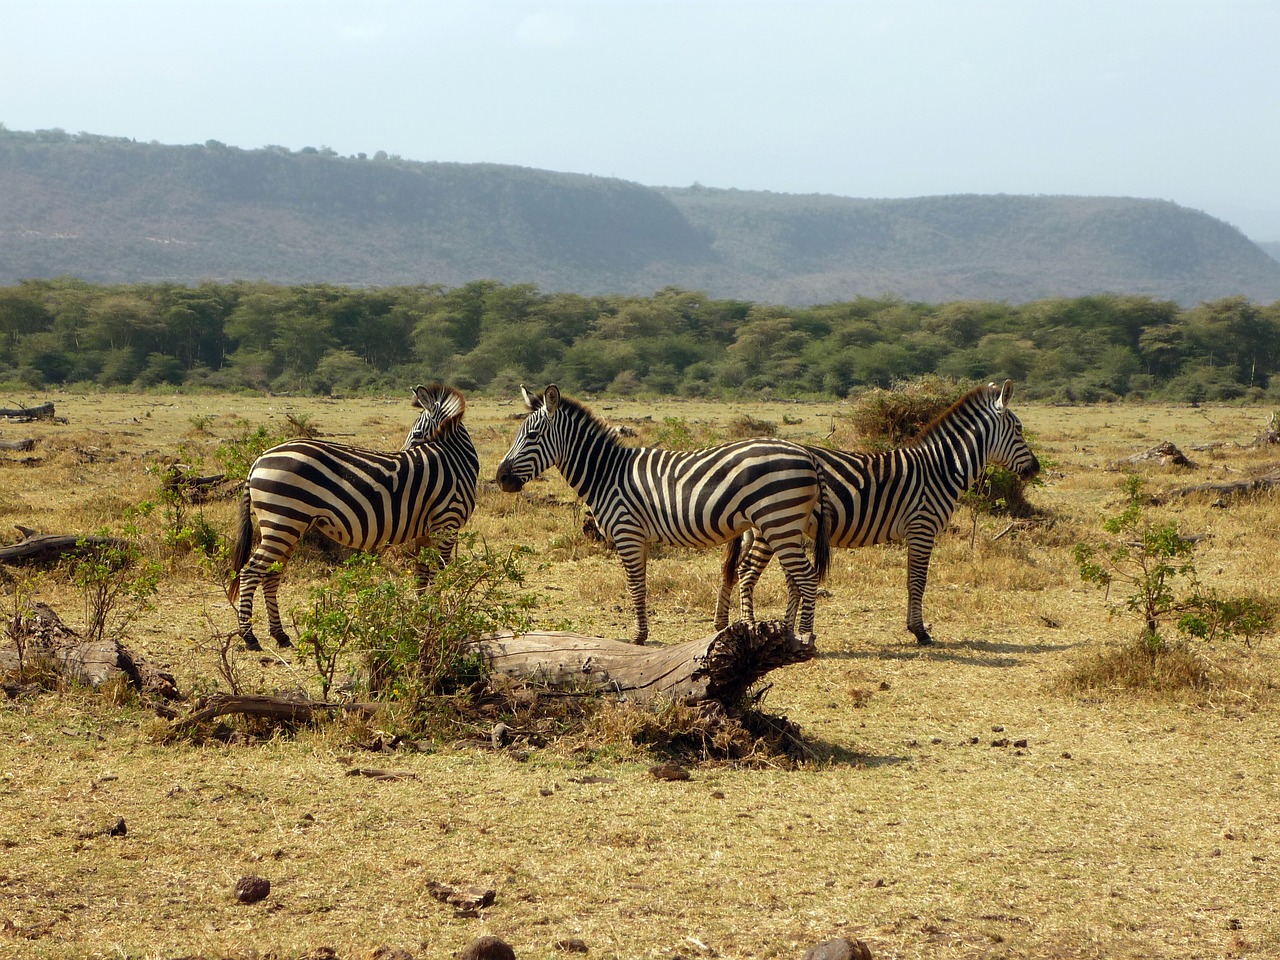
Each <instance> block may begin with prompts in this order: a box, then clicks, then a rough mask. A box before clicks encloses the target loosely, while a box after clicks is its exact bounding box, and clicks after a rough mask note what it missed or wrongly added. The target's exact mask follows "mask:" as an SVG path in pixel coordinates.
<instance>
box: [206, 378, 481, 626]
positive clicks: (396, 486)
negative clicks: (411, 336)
mask: <svg viewBox="0 0 1280 960" xmlns="http://www.w3.org/2000/svg"><path fill="white" fill-rule="evenodd" d="M413 396H414V403H415V404H416V405H417V406H419V407H421V408H422V413H421V414H420V415H419V417H418V420H417V422H416V423H414V425H413V428H412V429H411V430H410V431H409V435H408V436H407V437H406V438H405V441H404V446H403V448H402V449H400V450H399V451H397V452H394V453H381V452H378V451H376V450H364V449H361V448H359V447H352V446H348V445H346V444H341V443H328V442H325V441H322V440H289V441H286V442H285V443H282V444H279V445H278V446H275V447H272V448H271V449H270V450H268V451H266V452H265V453H263V454H262V456H260V457H258V459H257V460H255V461H254V463H253V466H252V468H250V470H249V478H248V480H247V481H246V483H245V488H244V495H243V497H242V498H241V501H240V517H239V521H238V524H237V537H236V543H235V547H234V548H233V550H232V555H231V564H232V569H234V570H235V571H236V576H235V579H234V580H233V581H232V582H231V586H230V588H229V589H228V590H227V596H228V597H229V598H230V600H231V603H232V605H233V606H235V607H236V612H237V618H238V621H239V628H240V636H241V637H242V638H243V640H244V644H245V646H246V647H248V648H249V649H250V650H260V649H261V646H260V645H259V643H258V640H257V638H256V637H255V636H254V633H253V593H254V590H256V589H257V587H258V585H259V584H261V586H262V595H263V597H264V598H265V599H266V602H267V619H268V622H269V624H270V628H271V636H272V638H273V639H274V640H275V641H276V643H277V645H279V646H281V647H287V646H290V645H291V641H290V639H289V635H288V634H287V633H286V632H285V629H284V626H283V624H282V623H281V622H280V610H279V606H278V603H277V598H276V593H277V591H278V589H279V586H280V577H281V575H282V573H283V570H284V566H285V564H286V563H287V562H288V560H289V557H290V556H291V555H292V554H293V551H294V549H295V548H296V547H297V546H298V542H299V541H300V540H301V539H302V537H303V534H305V533H306V532H307V530H309V529H310V528H311V527H315V528H316V529H317V530H319V531H320V532H321V533H323V534H324V535H325V536H327V537H329V538H330V539H331V540H336V541H337V542H338V543H341V544H344V545H346V546H348V547H354V548H355V549H357V550H380V549H382V548H383V547H388V546H393V545H396V544H401V543H412V544H414V545H415V546H417V547H418V548H419V549H421V548H423V547H430V546H435V547H436V548H437V549H438V551H439V555H440V563H448V562H449V560H450V559H451V558H452V556H453V548H454V543H455V540H456V535H457V532H458V530H459V529H460V528H461V527H462V525H463V524H464V523H466V522H467V518H468V517H470V516H471V511H472V509H473V508H474V507H475V502H476V481H477V478H478V477H479V473H480V460H479V458H478V457H477V456H476V448H475V446H474V445H473V444H472V442H471V435H470V434H469V433H468V432H467V428H466V426H465V425H464V424H463V422H462V415H463V413H464V412H465V410H466V400H465V399H463V396H462V394H461V393H459V392H458V391H457V390H455V389H453V388H452V387H446V386H442V385H440V384H432V385H431V386H429V387H424V386H421V385H419V386H417V387H415V388H414V391H413ZM255 516H256V518H257V531H258V534H259V538H260V539H259V543H258V546H257V548H256V549H253V539H254V526H255V525H254V517H255ZM251 550H252V555H251V553H250V551H251ZM416 571H417V575H418V580H419V582H420V583H423V584H425V583H426V582H428V581H429V580H430V579H431V577H432V576H433V575H434V573H435V567H434V565H429V564H427V563H424V562H423V561H422V559H421V558H419V559H418V560H417V563H416Z"/></svg>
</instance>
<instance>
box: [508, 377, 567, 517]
mask: <svg viewBox="0 0 1280 960" xmlns="http://www.w3.org/2000/svg"><path fill="white" fill-rule="evenodd" d="M520 393H521V394H522V395H523V396H524V405H525V406H526V407H528V408H529V415H528V416H527V417H525V418H524V422H523V423H521V424H520V430H519V432H518V433H517V434H516V439H515V441H514V442H513V443H512V444H511V449H510V450H508V451H507V455H506V456H505V457H503V458H502V462H501V463H500V464H498V475H497V480H498V486H500V487H501V488H502V489H503V490H505V491H506V492H507V493H517V492H519V490H520V489H521V488H522V487H523V486H524V485H525V484H526V483H528V482H529V481H530V480H532V479H534V478H535V477H537V476H539V475H540V474H541V473H542V471H544V470H546V469H547V468H548V467H550V466H553V465H554V464H556V463H558V462H559V460H560V456H561V448H562V447H563V431H561V430H558V429H557V425H558V424H557V420H556V410H557V409H559V407H560V390H559V388H558V387H556V385H555V384H554V383H553V384H551V385H550V386H549V387H547V389H546V390H544V391H543V392H542V393H540V394H538V393H530V392H529V391H528V390H526V389H525V388H524V387H523V386H521V387H520ZM560 419H563V417H562V418H560Z"/></svg>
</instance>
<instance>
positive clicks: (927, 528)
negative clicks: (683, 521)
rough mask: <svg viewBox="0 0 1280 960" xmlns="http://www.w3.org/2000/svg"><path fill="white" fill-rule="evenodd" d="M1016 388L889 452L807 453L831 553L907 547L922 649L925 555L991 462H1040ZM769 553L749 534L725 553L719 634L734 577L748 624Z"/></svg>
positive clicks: (1033, 469)
mask: <svg viewBox="0 0 1280 960" xmlns="http://www.w3.org/2000/svg"><path fill="white" fill-rule="evenodd" d="M1012 395H1013V382H1012V381H1011V380H1006V381H1005V382H1004V384H1003V386H999V387H997V386H996V385H995V384H994V383H992V384H989V385H987V386H985V387H977V388H975V389H973V390H970V391H969V392H968V393H966V394H965V395H964V396H963V397H961V398H960V399H959V400H957V401H956V402H955V403H954V404H952V405H951V407H950V408H948V409H947V410H946V411H944V412H943V413H942V414H941V415H939V416H938V417H937V418H936V419H935V420H934V421H933V422H932V423H930V424H929V425H928V426H927V427H925V428H924V429H923V430H922V431H921V432H920V434H919V435H918V436H917V437H916V438H915V439H914V440H912V441H911V442H910V443H908V444H906V445H905V446H903V447H901V448H899V449H897V450H891V451H889V452H887V453H848V452H845V451H841V450H827V449H823V448H822V447H810V448H809V449H810V450H811V451H812V452H813V455H814V456H815V457H816V458H817V460H818V462H819V464H820V465H821V467H822V470H823V473H824V474H825V479H826V491H827V511H826V513H827V516H828V518H829V521H828V522H829V523H830V524H831V530H830V533H829V537H830V543H831V546H833V547H846V548H849V547H869V546H871V545H873V544H877V543H886V542H888V541H891V540H905V541H906V543H907V629H908V630H910V631H911V632H912V633H913V634H915V637H916V641H917V642H919V643H922V644H928V643H932V642H933V638H932V637H931V636H930V635H929V631H928V630H927V629H925V625H924V608H923V600H924V588H925V583H926V581H927V580H928V578H929V557H930V555H931V554H932V553H933V545H934V542H935V541H936V540H937V538H938V535H939V534H940V533H941V532H942V531H943V530H945V529H946V526H947V521H948V520H950V518H951V514H952V513H953V512H954V511H955V508H956V504H957V503H958V502H959V500H960V495H961V494H962V493H964V492H965V491H966V490H968V489H969V487H971V486H972V485H973V483H974V482H975V481H976V480H977V479H978V477H979V476H980V475H981V474H982V472H983V470H984V469H985V468H986V466H987V464H988V463H994V464H998V465H1000V466H1003V467H1005V468H1007V469H1009V470H1011V471H1013V472H1014V473H1016V474H1017V475H1018V476H1019V477H1021V478H1022V479H1024V480H1027V479H1030V478H1031V477H1033V476H1035V475H1036V473H1038V472H1039V470H1040V461H1039V460H1037V459H1036V455H1035V454H1034V453H1033V452H1032V451H1031V447H1030V446H1028V444H1027V441H1026V438H1025V437H1024V436H1023V434H1022V421H1020V420H1019V419H1018V417H1017V415H1016V414H1015V413H1014V412H1013V411H1012V410H1010V409H1009V400H1010V398H1011V397H1012ZM772 554H773V551H772V549H771V548H770V546H769V544H768V543H765V542H763V541H761V540H760V539H758V538H755V539H751V535H750V532H748V533H747V534H746V535H745V536H744V537H742V538H739V539H738V540H735V541H733V542H732V543H730V544H729V545H728V546H727V547H726V548H725V561H724V564H723V567H722V569H723V571H724V580H723V582H722V584H721V590H720V599H719V601H718V602H717V604H716V621H715V622H716V629H723V627H725V626H726V625H727V624H728V622H729V603H728V601H729V597H730V594H731V593H732V588H733V583H734V580H735V579H736V580H737V581H738V587H739V592H740V597H741V602H742V613H743V617H744V618H745V619H746V620H748V621H751V620H753V619H754V618H755V604H754V597H753V592H754V590H755V585H756V582H757V581H758V580H759V579H760V574H761V573H762V572H763V571H764V568H765V566H766V565H767V564H768V563H769V558H770V557H771V556H772Z"/></svg>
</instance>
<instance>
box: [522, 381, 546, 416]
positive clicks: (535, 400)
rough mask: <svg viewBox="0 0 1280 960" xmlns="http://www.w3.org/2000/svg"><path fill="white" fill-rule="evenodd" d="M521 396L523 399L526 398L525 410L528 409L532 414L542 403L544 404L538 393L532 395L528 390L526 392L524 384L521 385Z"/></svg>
mask: <svg viewBox="0 0 1280 960" xmlns="http://www.w3.org/2000/svg"><path fill="white" fill-rule="evenodd" d="M520 396H522V397H523V398H524V405H525V408H526V409H527V410H528V411H529V412H530V413H533V411H535V410H537V409H538V406H539V405H540V404H541V402H542V398H541V397H539V396H538V395H537V394H536V393H530V392H529V391H528V390H526V389H525V388H524V384H523V383H522V384H520Z"/></svg>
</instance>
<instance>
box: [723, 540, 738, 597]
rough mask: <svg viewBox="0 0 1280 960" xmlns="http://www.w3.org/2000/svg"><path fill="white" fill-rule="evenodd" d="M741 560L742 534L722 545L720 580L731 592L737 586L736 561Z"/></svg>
mask: <svg viewBox="0 0 1280 960" xmlns="http://www.w3.org/2000/svg"><path fill="white" fill-rule="evenodd" d="M741 559H742V534H738V535H737V536H736V537H734V538H733V539H732V540H730V541H729V542H728V543H726V544H725V545H724V559H723V560H722V561H721V562H720V579H721V581H722V583H723V584H724V586H725V587H727V588H728V589H730V590H732V589H733V588H734V587H736V586H737V585H738V561H739V560H741Z"/></svg>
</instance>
